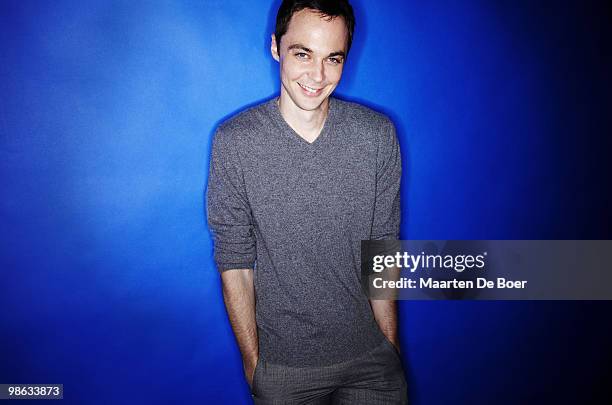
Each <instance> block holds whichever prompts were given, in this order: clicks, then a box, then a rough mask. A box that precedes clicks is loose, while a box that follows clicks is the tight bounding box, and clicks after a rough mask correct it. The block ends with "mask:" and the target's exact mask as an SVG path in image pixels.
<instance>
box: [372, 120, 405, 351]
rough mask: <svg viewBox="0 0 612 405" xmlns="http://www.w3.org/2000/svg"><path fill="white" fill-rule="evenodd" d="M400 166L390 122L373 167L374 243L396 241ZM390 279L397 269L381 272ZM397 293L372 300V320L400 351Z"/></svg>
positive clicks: (393, 131) (382, 137)
mask: <svg viewBox="0 0 612 405" xmlns="http://www.w3.org/2000/svg"><path fill="white" fill-rule="evenodd" d="M401 177H402V164H401V154H400V148H399V144H398V142H397V135H396V132H395V126H394V125H393V123H391V122H390V121H389V122H388V123H387V126H386V128H385V130H384V131H382V133H381V134H380V136H379V147H378V154H377V166H376V203H375V209H374V222H373V224H372V235H371V239H373V240H397V237H398V233H399V225H400V182H401ZM384 276H385V277H387V278H388V279H389V280H397V279H399V269H398V268H397V267H394V268H387V269H385V270H384ZM396 293H397V291H396V290H393V289H392V290H390V291H384V294H385V295H384V298H386V299H371V300H370V305H371V306H372V312H373V313H374V319H376V323H377V324H378V326H379V328H380V330H381V331H382V333H383V334H384V335H385V336H386V337H387V339H389V341H390V342H391V343H392V344H393V345H394V346H395V348H396V349H397V350H398V351H399V336H398V332H397V329H398V327H397V324H398V322H397V301H396V299H395V298H396V296H397V294H396Z"/></svg>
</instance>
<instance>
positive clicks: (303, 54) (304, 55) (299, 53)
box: [295, 52, 308, 59]
mask: <svg viewBox="0 0 612 405" xmlns="http://www.w3.org/2000/svg"><path fill="white" fill-rule="evenodd" d="M295 56H296V57H297V58H298V59H306V58H308V54H307V53H304V52H298V53H296V54H295Z"/></svg>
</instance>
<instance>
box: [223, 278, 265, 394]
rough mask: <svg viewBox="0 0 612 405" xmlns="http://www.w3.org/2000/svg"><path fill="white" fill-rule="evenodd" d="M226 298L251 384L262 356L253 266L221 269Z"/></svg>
mask: <svg viewBox="0 0 612 405" xmlns="http://www.w3.org/2000/svg"><path fill="white" fill-rule="evenodd" d="M221 279H222V281H223V299H224V301H225V307H226V308H227V314H228V316H229V320H230V323H231V324H232V329H233V330H234V335H235V336H236V340H237V341H238V347H239V348H240V352H241V353H242V364H243V366H244V374H245V375H246V378H247V382H248V383H249V385H250V386H252V385H253V373H254V372H255V365H256V364H257V359H258V358H259V344H258V340H257V324H256V323H255V288H254V286H253V270H252V269H236V270H227V271H224V272H223V273H221Z"/></svg>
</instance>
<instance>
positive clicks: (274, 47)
mask: <svg viewBox="0 0 612 405" xmlns="http://www.w3.org/2000/svg"><path fill="white" fill-rule="evenodd" d="M270 53H272V57H273V58H274V60H275V61H277V62H280V56H279V53H278V44H277V43H276V35H274V34H272V41H271V42H270Z"/></svg>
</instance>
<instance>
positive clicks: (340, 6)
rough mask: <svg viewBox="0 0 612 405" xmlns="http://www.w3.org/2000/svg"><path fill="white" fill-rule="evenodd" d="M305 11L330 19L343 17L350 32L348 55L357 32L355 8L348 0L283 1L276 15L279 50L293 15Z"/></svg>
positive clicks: (347, 46)
mask: <svg viewBox="0 0 612 405" xmlns="http://www.w3.org/2000/svg"><path fill="white" fill-rule="evenodd" d="M304 9H310V10H314V11H317V12H319V13H320V14H321V16H323V17H327V18H330V19H331V18H335V17H342V19H344V23H345V24H346V28H347V30H348V41H347V44H346V53H347V54H348V51H349V50H350V49H351V44H352V43H353V32H354V31H355V15H354V14H353V7H351V5H350V4H349V2H348V0H283V3H282V4H281V5H280V7H279V8H278V13H277V14H276V29H275V31H274V35H275V36H276V44H277V45H278V46H279V48H280V41H281V38H282V37H283V35H285V33H286V32H287V29H288V28H289V22H290V21H291V17H293V14H295V13H297V12H298V11H301V10H304Z"/></svg>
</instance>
